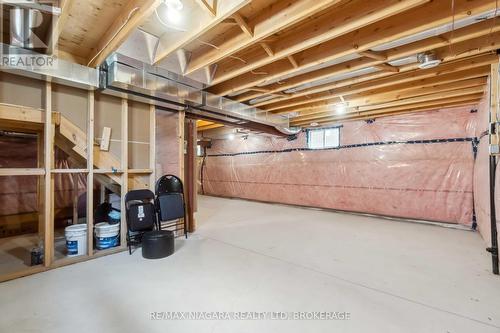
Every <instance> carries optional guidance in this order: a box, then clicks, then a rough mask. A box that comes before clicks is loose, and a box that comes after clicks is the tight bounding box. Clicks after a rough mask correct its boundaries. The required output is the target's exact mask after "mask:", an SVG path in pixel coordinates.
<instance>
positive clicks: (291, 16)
mask: <svg viewBox="0 0 500 333" xmlns="http://www.w3.org/2000/svg"><path fill="white" fill-rule="evenodd" d="M339 2H341V0H317V1H314V2H311V1H310V0H297V1H291V0H281V1H279V2H277V3H275V4H272V5H271V6H269V7H267V8H266V9H264V10H262V11H261V12H260V13H259V14H258V15H256V16H255V17H254V18H252V19H251V20H249V22H248V24H249V25H250V26H251V27H253V37H252V38H251V39H249V38H248V36H247V35H246V34H244V33H242V34H238V32H236V33H234V32H228V34H229V36H230V37H231V38H227V39H225V40H224V42H223V43H221V44H220V45H217V46H218V48H217V49H212V50H210V51H208V52H207V51H206V50H203V51H202V50H199V51H195V52H193V60H192V61H191V63H190V64H189V66H188V69H187V74H190V73H192V72H194V71H197V70H199V69H201V68H203V67H206V66H209V65H212V64H215V63H217V62H219V61H220V60H222V59H224V58H226V57H228V56H230V55H233V54H235V53H237V52H239V51H241V50H243V49H245V48H247V47H249V46H251V45H253V44H254V43H257V42H259V41H262V40H263V39H265V38H267V37H269V36H271V35H273V34H275V33H277V32H279V31H282V30H284V29H286V28H288V27H289V26H291V25H293V24H296V23H298V22H300V21H302V20H304V19H306V18H308V17H310V16H312V15H314V14H316V13H318V12H320V11H322V10H324V9H326V8H328V7H330V6H334V5H336V4H337V3H339Z"/></svg>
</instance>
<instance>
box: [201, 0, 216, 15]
mask: <svg viewBox="0 0 500 333" xmlns="http://www.w3.org/2000/svg"><path fill="white" fill-rule="evenodd" d="M196 1H197V2H198V3H199V4H200V6H201V7H202V8H203V9H205V10H207V11H208V12H209V13H210V15H212V16H214V17H215V16H217V3H218V0H212V4H209V3H208V1H207V0H196Z"/></svg>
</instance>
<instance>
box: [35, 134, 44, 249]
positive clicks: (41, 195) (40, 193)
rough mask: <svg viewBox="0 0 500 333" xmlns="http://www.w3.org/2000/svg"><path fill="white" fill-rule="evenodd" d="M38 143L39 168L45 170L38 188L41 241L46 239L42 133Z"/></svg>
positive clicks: (39, 180)
mask: <svg viewBox="0 0 500 333" xmlns="http://www.w3.org/2000/svg"><path fill="white" fill-rule="evenodd" d="M36 143H37V157H36V159H37V168H38V169H43V171H44V175H42V176H38V177H37V186H36V199H37V210H38V237H39V239H40V240H42V239H45V218H44V211H45V209H44V181H45V168H44V166H43V164H44V162H43V160H44V148H43V144H44V139H43V137H42V133H38V134H37V137H36Z"/></svg>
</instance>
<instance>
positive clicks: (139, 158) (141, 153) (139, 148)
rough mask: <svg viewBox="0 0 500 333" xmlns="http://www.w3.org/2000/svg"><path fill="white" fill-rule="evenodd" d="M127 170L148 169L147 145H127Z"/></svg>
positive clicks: (130, 143) (131, 143)
mask: <svg viewBox="0 0 500 333" xmlns="http://www.w3.org/2000/svg"><path fill="white" fill-rule="evenodd" d="M128 168H129V169H149V144H144V143H133V142H129V143H128Z"/></svg>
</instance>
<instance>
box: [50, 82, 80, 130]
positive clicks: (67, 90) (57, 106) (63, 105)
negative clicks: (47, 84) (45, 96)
mask: <svg viewBox="0 0 500 333" xmlns="http://www.w3.org/2000/svg"><path fill="white" fill-rule="evenodd" d="M52 109H53V110H54V111H57V112H60V113H61V114H62V115H63V116H64V117H66V118H67V119H69V120H70V121H71V122H72V123H73V124H75V125H76V126H78V127H79V128H80V129H81V130H82V131H84V132H86V131H87V110H88V93H87V91H86V90H82V89H77V88H72V87H68V86H62V85H57V84H54V85H53V88H52Z"/></svg>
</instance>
